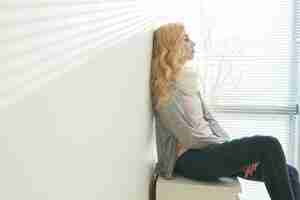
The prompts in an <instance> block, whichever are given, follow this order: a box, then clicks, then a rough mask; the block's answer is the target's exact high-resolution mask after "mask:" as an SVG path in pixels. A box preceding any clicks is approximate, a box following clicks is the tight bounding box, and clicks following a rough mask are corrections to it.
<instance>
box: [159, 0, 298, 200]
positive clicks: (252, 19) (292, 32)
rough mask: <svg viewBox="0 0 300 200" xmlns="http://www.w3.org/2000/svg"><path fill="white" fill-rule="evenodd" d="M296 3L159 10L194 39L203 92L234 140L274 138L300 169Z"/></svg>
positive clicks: (207, 2)
mask: <svg viewBox="0 0 300 200" xmlns="http://www.w3.org/2000/svg"><path fill="white" fill-rule="evenodd" d="M299 3H300V0H266V1H259V0H253V1H235V0H229V1H218V0H202V1H197V2H195V1H191V0H190V1H189V0H186V1H184V2H178V3H176V4H173V5H172V12H171V11H170V12H165V9H163V8H161V10H164V12H161V13H163V16H162V18H163V19H166V21H175V20H181V21H184V22H185V24H186V25H187V28H188V31H189V32H190V36H191V39H193V40H195V41H196V43H197V45H196V55H195V61H196V62H197V63H198V64H199V65H198V69H199V73H200V74H201V80H200V82H201V88H202V94H203V96H204V98H205V101H206V102H207V104H208V105H209V106H210V108H211V109H212V111H214V116H215V117H216V119H217V120H218V121H219V122H220V124H221V125H222V126H223V127H224V129H225V130H227V131H228V133H229V134H230V135H231V137H232V138H239V137H244V136H251V135H256V134H262V135H272V136H275V137H277V138H278V139H279V141H280V142H281V144H282V147H283V150H284V151H285V155H286V157H287V162H288V163H290V164H292V165H294V166H296V167H297V168H298V169H299V167H300V165H298V162H299V160H298V159H297V158H298V157H299V154H298V153H297V152H299V150H298V145H297V144H298V143H299V141H298V138H299V136H300V134H299V129H298V130H297V127H298V126H299V115H298V114H299V108H298V104H299V101H300V96H299V92H298V91H299V86H300V84H299V65H298V59H299V58H298V57H297V55H299V50H300V49H299V46H300V34H299V33H300V9H299V8H300V4H299ZM165 4H166V5H165V8H167V5H168V3H167V2H165ZM176 5H177V6H176ZM295 11H296V12H295ZM295 13H296V15H295ZM295 16H296V17H295ZM295 40H296V41H295ZM295 44H296V45H295ZM297 121H298V123H297ZM244 183H245V185H246V189H247V191H246V193H247V194H250V195H249V196H251V197H253V198H252V199H258V198H256V197H259V199H262V197H263V196H264V197H265V198H263V199H268V198H267V197H268V195H266V194H265V193H266V190H262V188H261V187H263V186H264V185H263V184H260V183H259V182H258V183H257V184H255V183H253V182H251V183H250V182H249V181H244ZM253 191H255V192H253ZM263 193H264V194H263ZM251 194H252V195H251ZM253 194H254V195H256V196H253ZM249 196H248V197H249Z"/></svg>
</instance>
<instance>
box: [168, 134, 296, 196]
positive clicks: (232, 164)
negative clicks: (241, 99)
mask: <svg viewBox="0 0 300 200" xmlns="http://www.w3.org/2000/svg"><path fill="white" fill-rule="evenodd" d="M254 162H258V163H259V165H258V166H257V168H256V171H255V172H254V174H253V175H252V176H251V177H249V176H248V177H246V178H245V177H244V172H243V171H242V170H241V167H242V166H246V165H250V164H252V163H254ZM174 172H175V173H177V174H180V175H182V176H184V177H187V178H191V179H196V180H204V181H205V180H206V181H211V180H212V181H215V180H216V179H217V178H218V177H236V176H239V177H242V178H245V179H249V180H257V181H263V182H264V184H265V186H266V189H267V191H268V193H269V195H270V198H271V199H272V200H300V184H299V174H298V171H297V169H296V168H295V167H293V166H291V165H289V164H287V162H286V157H285V155H284V152H283V149H282V146H281V143H280V142H279V140H278V139H277V138H275V137H273V136H265V135H254V136H249V137H243V138H238V139H232V140H231V141H227V142H225V143H222V144H212V145H209V146H208V147H205V148H203V149H189V150H188V151H186V152H184V153H183V154H182V155H181V156H180V157H179V158H178V160H177V161H176V165H175V169H174Z"/></svg>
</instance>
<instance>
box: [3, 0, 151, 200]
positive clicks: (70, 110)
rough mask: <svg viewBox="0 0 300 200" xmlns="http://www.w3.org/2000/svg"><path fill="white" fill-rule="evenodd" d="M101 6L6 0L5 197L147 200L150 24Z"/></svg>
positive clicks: (116, 6) (115, 7) (118, 3)
mask: <svg viewBox="0 0 300 200" xmlns="http://www.w3.org/2000/svg"><path fill="white" fill-rule="evenodd" d="M101 2H103V4H102V3H101ZM101 2H100V1H99V2H97V1H93V2H92V1H87V2H86V3H82V1H81V3H80V2H78V3H77V2H76V1H73V2H72V3H71V2H70V3H64V2H55V1H51V2H50V1H49V2H46V1H44V2H42V1H33V0H32V1H31V2H26V4H25V3H23V2H18V1H15V2H12V1H10V2H8V1H7V4H5V3H4V2H1V3H2V4H1V5H2V6H0V13H1V17H0V33H1V39H0V44H1V45H0V51H1V55H0V199H5V200H20V199H30V200H46V199H47V200H48V199H49V200H69V199H72V200H83V199H85V200H96V199H98V200H99V199H109V200H114V199H116V200H119V199H120V200H121V199H122V200H125V199H128V200H143V199H147V197H148V184H149V176H150V173H151V170H152V167H153V166H152V165H153V160H154V155H153V148H154V136H153V133H152V130H153V125H152V112H151V107H150V105H151V101H150V93H149V92H150V91H149V78H150V74H149V73H150V54H151V47H152V46H151V45H152V43H151V41H152V31H151V28H150V29H149V24H151V20H150V19H148V18H147V17H144V18H143V19H139V18H138V17H131V18H127V19H125V20H123V21H119V22H117V21H112V22H109V20H113V19H117V17H108V18H107V17H106V18H107V19H106V18H105V16H109V13H113V12H116V11H118V10H119V9H121V8H124V7H125V6H123V5H122V6H121V3H124V2H126V1H111V0H109V1H108V0H107V1H101ZM128 2H129V1H128ZM139 2H140V3H141V1H139ZM105 3H112V4H114V5H113V6H112V8H110V7H109V6H108V8H107V9H106V8H105V6H104V4H105ZM72 6H76V8H75V7H74V8H75V9H73V7H72ZM131 6H132V4H131ZM131 6H127V7H126V8H129V7H131ZM95 8H98V10H95ZM60 9H61V10H60ZM80 9H82V10H85V11H88V12H87V13H89V15H88V16H81V15H79V12H81V11H80ZM101 9H102V11H101ZM71 11H72V12H71ZM104 12H106V13H107V15H106V14H103V13H104ZM130 13H134V12H133V11H131V12H130ZM67 14H69V15H70V16H73V17H74V18H73V19H75V20H73V21H72V20H71V18H68V17H67V16H66V15H67ZM98 14H99V19H96V20H95V21H89V22H87V21H85V20H87V19H94V17H95V16H96V15H98ZM100 14H102V15H101V16H100ZM116 16H117V15H116ZM120 16H121V17H122V16H123V14H119V15H118V17H120ZM47 17H48V18H47ZM101 17H102V18H101ZM137 19H139V20H140V21H137ZM81 20H82V21H81ZM104 22H107V24H105V23H104ZM76 23H77V24H76ZM72 24H73V25H72ZM59 25H60V26H61V27H60V28H59V27H58V26H59ZM69 25H72V26H69ZM99 25H100V27H99V28H98V29H95V27H96V26H99ZM101 25H102V26H103V27H101ZM64 27H65V28H64ZM72 27H73V29H72ZM112 27H115V29H111V31H110V32H105V31H106V30H109V29H110V28H112ZM128 27H129V29H128ZM130 27H131V29H130ZM51 28H52V29H51ZM89 29H90V30H89ZM92 29H94V30H93V31H92ZM124 30H126V32H122V31H124ZM118 33H119V34H118ZM123 36H127V37H123ZM106 38H107V40H105V39H106ZM117 41H118V43H116V42H117Z"/></svg>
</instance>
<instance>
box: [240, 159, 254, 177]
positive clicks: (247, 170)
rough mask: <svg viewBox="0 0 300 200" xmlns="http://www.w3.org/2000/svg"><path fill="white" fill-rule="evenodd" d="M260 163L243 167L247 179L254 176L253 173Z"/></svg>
mask: <svg viewBox="0 0 300 200" xmlns="http://www.w3.org/2000/svg"><path fill="white" fill-rule="evenodd" d="M257 165H258V163H257V162H255V163H253V164H251V165H249V166H243V167H242V170H243V171H244V172H245V176H244V177H245V178H247V177H248V176H249V175H250V176H252V175H253V172H254V171H255V170H256V167H257Z"/></svg>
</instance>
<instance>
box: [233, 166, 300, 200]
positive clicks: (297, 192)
mask: <svg viewBox="0 0 300 200" xmlns="http://www.w3.org/2000/svg"><path fill="white" fill-rule="evenodd" d="M286 165H287V168H288V174H289V179H290V181H291V186H292V190H293V193H294V196H295V200H300V183H299V173H298V170H297V169H296V168H295V167H294V166H292V165H290V164H288V163H287V164H286ZM236 176H238V177H241V178H244V179H248V180H253V181H262V182H264V180H265V177H264V173H263V167H261V165H260V164H259V165H258V166H257V167H256V170H255V171H254V173H253V174H252V176H248V177H245V172H244V171H242V170H241V171H239V172H237V173H235V174H233V175H232V177H236Z"/></svg>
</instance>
